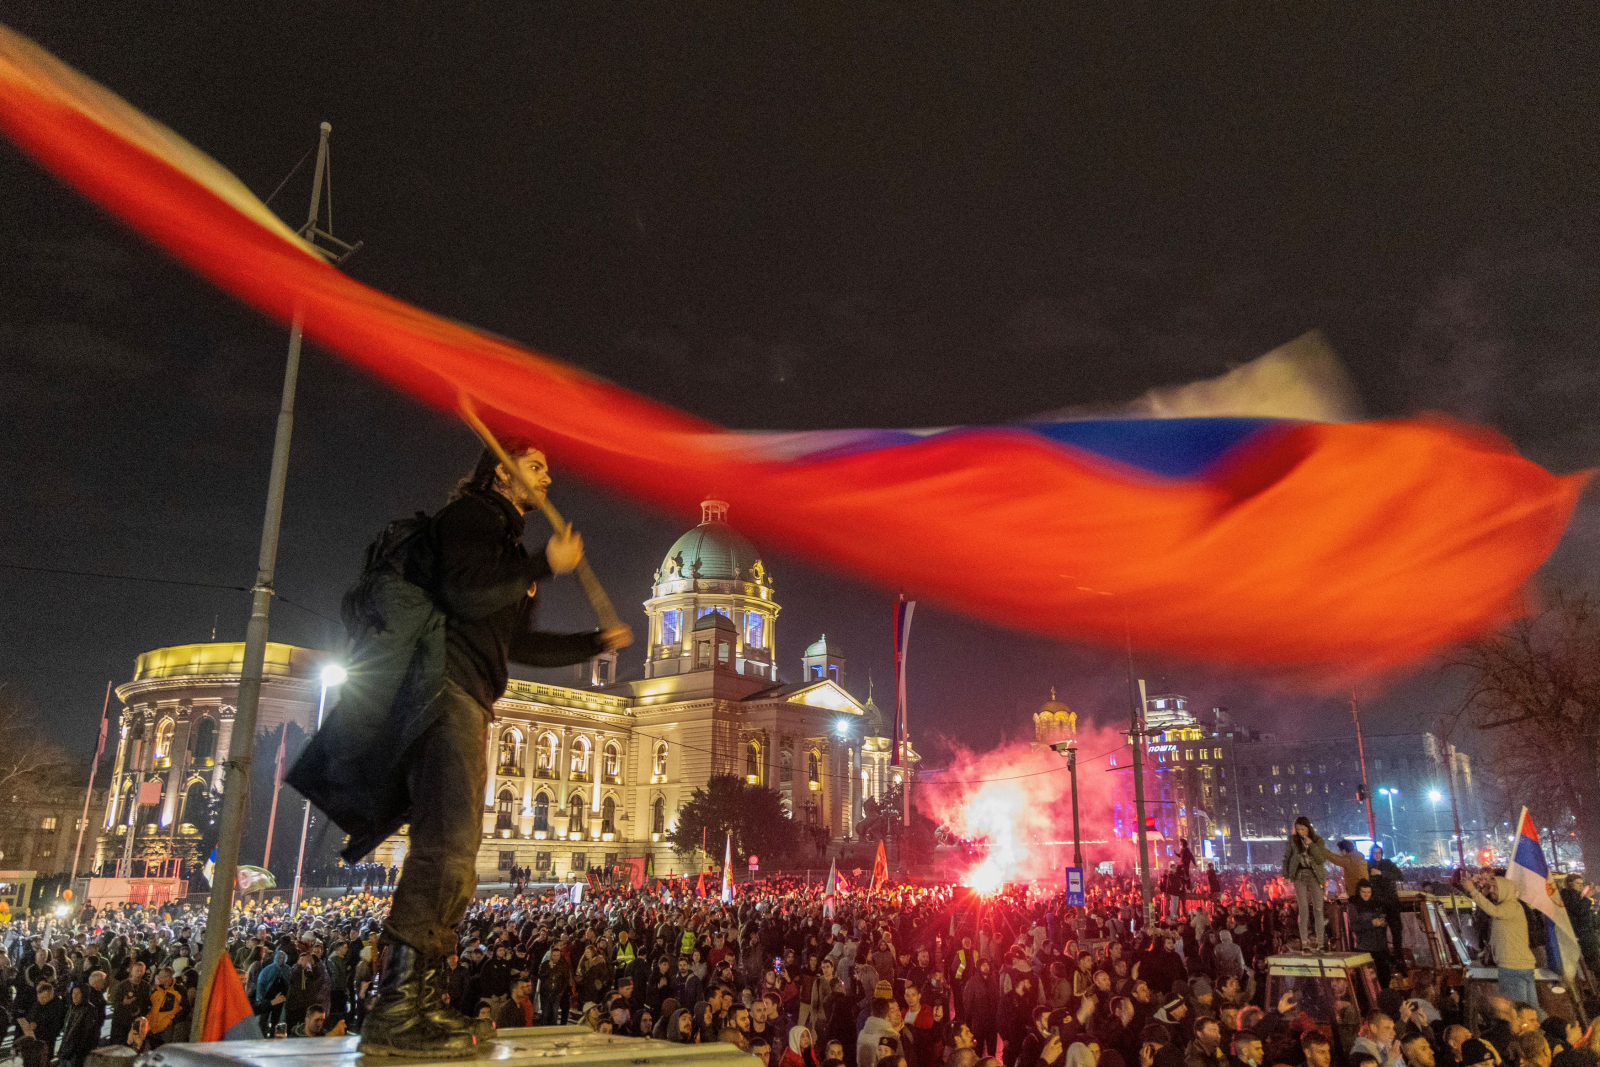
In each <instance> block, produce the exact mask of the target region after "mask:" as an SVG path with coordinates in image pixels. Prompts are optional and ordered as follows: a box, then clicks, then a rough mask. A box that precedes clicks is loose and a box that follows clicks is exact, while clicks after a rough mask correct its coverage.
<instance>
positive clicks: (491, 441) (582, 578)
mask: <svg viewBox="0 0 1600 1067" xmlns="http://www.w3.org/2000/svg"><path fill="white" fill-rule="evenodd" d="M461 417H462V418H463V419H464V420H466V423H467V425H468V426H471V427H472V430H473V432H474V433H476V434H477V435H478V437H479V438H480V439H482V441H483V443H484V445H485V446H487V447H488V449H489V451H491V452H493V453H494V454H495V457H496V458H498V459H499V460H500V465H501V466H502V467H504V468H505V469H506V471H507V473H509V474H510V475H511V477H513V478H515V479H516V480H517V481H518V482H520V483H521V484H522V488H523V489H525V490H527V491H528V493H529V494H530V495H531V496H532V497H533V498H534V500H535V501H537V502H538V505H539V510H540V511H542V512H544V517H545V518H546V519H548V520H549V522H550V528H551V529H553V530H555V531H556V532H557V533H566V532H567V531H568V530H570V529H572V525H571V524H570V523H569V522H567V520H566V519H564V518H562V517H561V513H560V512H559V511H557V510H556V509H555V505H554V504H552V503H550V498H549V497H547V496H546V495H545V494H544V493H542V492H540V491H539V490H538V489H537V488H536V487H535V486H533V485H531V484H530V483H529V482H528V480H527V479H526V478H525V477H523V474H522V471H521V470H519V469H518V468H517V465H516V464H515V463H514V462H512V460H511V456H510V454H509V453H507V452H506V450H505V448H504V447H503V446H502V445H501V444H500V442H499V440H498V439H497V438H496V437H495V435H494V433H493V432H492V431H490V429H489V427H487V426H485V425H484V424H483V420H482V419H480V418H478V410H477V407H476V405H474V404H473V402H472V398H471V397H470V396H468V395H467V394H466V393H462V394H461ZM574 573H575V574H576V575H577V576H578V584H579V585H581V586H582V587H583V593H584V595H585V596H586V597H588V598H589V606H590V607H591V608H593V609H594V614H595V618H596V619H598V620H600V628H601V629H602V630H611V629H616V628H617V627H621V628H622V629H625V630H627V631H628V640H626V641H624V642H623V643H622V646H620V647H627V646H628V645H631V644H632V643H633V628H632V627H630V626H628V625H626V624H625V623H624V622H623V621H622V620H621V619H620V618H618V617H617V609H616V608H614V607H612V606H611V598H610V597H609V596H607V595H606V591H605V588H604V587H603V586H602V585H601V584H600V579H598V578H596V577H595V576H594V570H593V568H591V567H590V566H589V557H588V556H584V557H583V558H582V559H580V560H579V561H578V567H577V570H576V571H574ZM595 795H596V796H598V795H599V794H598V793H596V794H595Z"/></svg>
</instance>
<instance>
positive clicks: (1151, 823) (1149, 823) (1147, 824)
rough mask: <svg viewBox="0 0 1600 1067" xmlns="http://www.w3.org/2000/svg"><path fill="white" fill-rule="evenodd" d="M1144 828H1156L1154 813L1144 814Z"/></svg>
mask: <svg viewBox="0 0 1600 1067" xmlns="http://www.w3.org/2000/svg"><path fill="white" fill-rule="evenodd" d="M1144 828H1145V829H1146V830H1154V829H1155V828H1156V817H1155V816H1154V815H1146V816H1145V817H1144Z"/></svg>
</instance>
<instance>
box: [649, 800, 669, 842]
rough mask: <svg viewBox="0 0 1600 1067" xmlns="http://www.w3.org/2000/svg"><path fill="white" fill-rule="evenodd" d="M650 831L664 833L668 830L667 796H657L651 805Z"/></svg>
mask: <svg viewBox="0 0 1600 1067" xmlns="http://www.w3.org/2000/svg"><path fill="white" fill-rule="evenodd" d="M650 832H651V833H653V834H664V833H666V832H667V798H666V797H656V802H655V803H654V804H652V805H650Z"/></svg>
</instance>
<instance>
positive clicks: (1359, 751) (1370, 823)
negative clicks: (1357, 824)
mask: <svg viewBox="0 0 1600 1067" xmlns="http://www.w3.org/2000/svg"><path fill="white" fill-rule="evenodd" d="M1350 721H1351V722H1354V723H1355V724H1356V757H1357V758H1358V759H1359V760H1360V761H1361V800H1362V802H1363V803H1365V804H1366V805H1367V840H1369V841H1373V842H1376V841H1377V840H1378V823H1377V820H1375V819H1374V818H1373V817H1372V784H1371V783H1370V782H1368V781H1367V749H1366V746H1365V745H1363V744H1362V743H1361V706H1360V705H1359V704H1357V703H1356V694H1355V691H1354V690H1351V692H1350Z"/></svg>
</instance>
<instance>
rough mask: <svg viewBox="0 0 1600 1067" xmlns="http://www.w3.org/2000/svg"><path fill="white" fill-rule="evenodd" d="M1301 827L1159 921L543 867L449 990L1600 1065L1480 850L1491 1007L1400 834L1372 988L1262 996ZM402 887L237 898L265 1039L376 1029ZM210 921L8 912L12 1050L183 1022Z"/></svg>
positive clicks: (1288, 1055)
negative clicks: (1538, 964) (1403, 944)
mask: <svg viewBox="0 0 1600 1067" xmlns="http://www.w3.org/2000/svg"><path fill="white" fill-rule="evenodd" d="M1296 836H1298V837H1300V839H1301V841H1302V842H1304V841H1306V838H1305V836H1304V835H1303V834H1297V835H1296ZM1319 847H1320V846H1319ZM1306 849H1307V846H1306V845H1305V844H1299V843H1296V841H1295V840H1294V839H1291V840H1290V841H1289V843H1288V845H1287V846H1286V851H1285V861H1284V869H1283V871H1282V876H1281V878H1278V877H1272V878H1268V877H1266V876H1263V875H1256V876H1241V875H1236V874H1233V873H1231V872H1223V875H1222V876H1220V877H1219V882H1218V885H1217V888H1216V889H1215V890H1214V891H1207V892H1204V893H1199V894H1184V893H1180V894H1176V895H1175V896H1176V899H1175V900H1166V901H1163V902H1162V904H1163V906H1164V908H1165V910H1164V912H1163V914H1162V915H1161V917H1160V918H1159V919H1158V920H1157V921H1156V922H1155V923H1154V924H1151V925H1148V926H1146V925H1144V924H1143V923H1141V921H1140V913H1141V908H1140V902H1139V891H1138V883H1137V881H1136V880H1135V879H1132V878H1127V877H1121V878H1117V877H1104V876H1093V877H1091V879H1090V884H1089V886H1088V895H1087V901H1086V904H1085V906H1082V907H1073V906H1069V905H1068V904H1067V903H1066V901H1065V897H1064V895H1063V894H1057V895H1055V896H1044V895H1041V894H1039V893H1038V892H1036V891H1032V892H1030V891H1022V892H1018V893H1002V894H998V895H988V896H985V895H979V894H975V893H973V892H972V891H970V890H966V889H963V888H961V887H959V886H955V885H940V886H931V887H930V886H896V887H891V888H889V889H887V890H880V891H879V892H877V893H868V892H865V891H861V890H856V891H852V892H850V893H847V894H843V895H841V896H840V897H839V899H837V900H834V901H829V900H826V899H824V896H823V889H822V887H821V885H819V884H818V883H816V882H811V883H809V884H807V883H804V882H800V881H795V880H788V879H781V878H778V879H769V880H767V881H763V882H755V883H751V884H749V885H746V886H741V887H739V892H738V894H737V897H736V899H735V900H734V902H732V903H730V904H724V903H722V902H720V901H718V900H715V899H704V898H699V897H697V896H696V895H695V893H694V891H693V890H692V889H687V888H686V887H685V886H684V884H683V883H668V886H670V887H672V888H668V887H663V886H654V887H650V888H647V889H625V888H618V887H602V888H601V889H600V890H599V891H598V892H596V893H593V894H591V895H590V896H589V897H587V898H586V899H584V900H583V902H582V903H580V904H572V903H570V902H567V901H562V902H560V903H557V902H555V901H553V900H551V899H549V898H548V897H544V896H540V895H539V894H538V891H537V887H533V888H530V890H529V891H528V892H527V893H525V894H524V893H515V894H513V895H509V896H500V897H491V898H489V899H486V900H480V901H477V902H475V903H474V904H473V905H472V906H471V908H470V909H469V912H468V916H467V919H466V921H465V922H464V923H463V924H462V925H461V927H460V929H459V930H458V938H457V941H456V945H455V951H453V952H452V953H450V954H449V955H448V956H447V958H446V959H445V961H444V967H445V973H444V976H443V983H442V988H443V989H444V991H445V993H444V999H445V1000H446V1002H447V1005H448V1009H449V1010H453V1011H457V1012H460V1013H462V1014H463V1015H465V1016H466V1017H468V1018H469V1019H472V1020H475V1025H476V1026H477V1027H478V1028H480V1030H486V1029H489V1028H493V1027H501V1028H505V1027H526V1026H539V1025H559V1024H565V1023H572V1022H579V1023H582V1024H584V1025H586V1026H588V1027H590V1028H591V1029H594V1030H596V1031H599V1032H609V1033H618V1034H627V1035H635V1036H651V1037H656V1038H659V1039H662V1040H666V1041H671V1042H691V1043H696V1042H699V1043H704V1042H717V1041H721V1042H728V1043H731V1044H734V1045H737V1046H739V1047H740V1048H741V1049H744V1050H746V1051H748V1052H750V1053H751V1054H753V1055H755V1056H756V1057H757V1058H758V1059H760V1060H762V1061H763V1064H764V1067H980V1065H985V1067H999V1065H1003V1067H1275V1065H1278V1064H1284V1065H1289V1067H1302V1065H1304V1067H1329V1065H1330V1064H1331V1063H1332V1062H1334V1061H1335V1060H1336V1061H1338V1062H1340V1063H1341V1064H1346V1065H1348V1067H1400V1065H1401V1064H1404V1065H1405V1067H1476V1065H1479V1064H1486V1065H1488V1067H1507V1065H1517V1067H1600V1055H1597V1053H1600V1036H1597V1035H1596V1033H1595V1032H1594V1031H1587V1030H1583V1029H1582V1028H1581V1027H1579V1026H1577V1025H1576V1024H1569V1023H1567V1022H1566V1021H1564V1020H1561V1019H1558V1018H1556V1017H1553V1016H1552V1017H1545V1016H1544V1013H1543V1011H1542V1010H1540V1008H1539V1002H1538V997H1537V992H1536V991H1535V990H1533V989H1532V988H1531V984H1526V985H1525V984H1523V980H1524V978H1527V979H1528V981H1529V983H1531V975H1532V968H1533V967H1534V965H1535V961H1534V957H1533V953H1532V950H1531V946H1530V944H1529V941H1528V936H1527V931H1528V929H1529V928H1530V926H1531V925H1532V924H1529V923H1528V922H1526V919H1525V916H1524V914H1523V909H1522V907H1521V905H1520V904H1519V903H1518V902H1517V900H1516V898H1515V889H1514V886H1510V883H1508V882H1507V881H1506V880H1505V879H1503V878H1496V877H1495V876H1494V875H1493V874H1492V873H1488V872H1478V873H1476V874H1475V875H1474V876H1473V877H1471V878H1466V879H1458V884H1459V885H1460V887H1461V889H1462V891H1463V892H1465V893H1468V894H1470V895H1471V896H1472V897H1473V899H1474V900H1475V901H1476V902H1477V908H1478V912H1479V921H1480V922H1481V923H1482V924H1483V925H1484V933H1485V937H1484V939H1483V944H1484V945H1485V946H1486V951H1487V952H1489V953H1492V957H1493V962H1495V963H1496V964H1498V966H1499V967H1500V968H1501V969H1502V979H1503V980H1502V983H1501V987H1500V988H1501V992H1503V993H1505V994H1507V995H1505V996H1500V997H1493V998H1491V999H1490V1000H1489V1002H1488V1005H1487V1010H1486V1011H1482V1012H1479V1013H1477V1018H1476V1019H1469V1017H1468V1015H1469V1013H1468V1011H1467V1006H1466V1005H1465V1004H1464V1003H1463V1001H1462V997H1461V991H1460V990H1459V989H1448V988H1442V987H1441V984H1440V983H1439V982H1438V980H1437V975H1436V974H1434V973H1432V972H1429V973H1427V974H1424V973H1423V972H1421V971H1415V972H1413V971H1411V970H1410V969H1409V968H1408V967H1407V965H1406V959H1405V957H1404V955H1403V954H1399V953H1396V952H1394V951H1393V947H1394V946H1395V944H1396V939H1395V938H1394V937H1393V933H1392V932H1393V931H1394V930H1395V929H1396V928H1397V927H1398V926H1399V925H1400V924H1399V923H1398V921H1397V920H1398V914H1397V908H1398V904H1397V902H1395V901H1394V899H1393V898H1391V896H1390V893H1391V891H1392V890H1393V889H1394V888H1395V886H1397V885H1398V877H1397V876H1398V875H1399V874H1400V872H1399V870H1398V868H1393V865H1392V864H1387V866H1385V864H1386V863H1387V861H1383V860H1382V859H1381V857H1377V858H1373V857H1363V861H1364V868H1365V869H1364V870H1362V871H1360V872H1353V871H1349V870H1347V871H1346V873H1347V874H1349V873H1359V874H1360V877H1357V878H1355V879H1354V881H1353V882H1351V883H1350V884H1349V886H1348V887H1347V888H1350V889H1353V890H1354V893H1353V894H1352V898H1351V899H1349V900H1348V901H1346V902H1344V903H1343V904H1342V905H1341V906H1343V907H1345V908H1347V909H1348V916H1347V920H1346V921H1347V923H1348V929H1349V930H1350V932H1351V936H1352V937H1353V939H1354V942H1355V945H1354V947H1356V948H1359V949H1362V950H1365V951H1368V952H1370V953H1371V954H1372V955H1373V956H1374V958H1375V960H1378V961H1380V962H1381V963H1382V968H1381V970H1382V992H1381V994H1380V995H1379V997H1378V1000H1377V1002H1376V1004H1374V1005H1370V1006H1369V1007H1368V1010H1366V1011H1365V1013H1364V1014H1361V1015H1357V1014H1356V1013H1355V1012H1356V1008H1355V1005H1354V1001H1353V1000H1349V1001H1346V1002H1344V1003H1335V1004H1333V1005H1332V1008H1331V1013H1330V1010H1329V1005H1327V1004H1321V1005H1318V1004H1312V1003H1307V1004H1301V1003H1300V1002H1299V1000H1298V999H1297V994H1296V993H1295V992H1294V991H1290V992H1288V993H1286V994H1285V995H1283V996H1280V997H1278V998H1277V999H1276V1001H1275V1002H1268V1001H1267V999H1266V998H1267V982H1266V980H1265V979H1266V973H1267V963H1266V961H1267V958H1268V957H1269V956H1270V955H1272V954H1274V953H1276V952H1281V951H1284V950H1286V949H1305V950H1308V951H1312V950H1316V949H1318V948H1319V947H1320V946H1321V945H1322V944H1323V930H1322V928H1321V927H1320V926H1317V925H1316V919H1317V918H1319V916H1317V915H1316V908H1315V905H1316V903H1317V899H1316V898H1317V896H1318V894H1314V893H1311V892H1309V891H1307V890H1306V888H1305V887H1303V886H1302V885H1301V884H1300V883H1302V882H1304V881H1305V880H1306V879H1305V878H1304V877H1303V876H1302V873H1301V872H1302V870H1303V869H1304V867H1303V864H1302V863H1301V862H1300V859H1299V856H1300V854H1301V853H1303V852H1305V851H1306ZM1312 851H1313V855H1314V856H1315V857H1319V858H1324V859H1325V858H1326V857H1324V856H1323V855H1322V852H1318V851H1316V850H1315V849H1313V850H1312ZM1323 851H1327V852H1331V851H1332V850H1326V849H1325V848H1324V849H1323ZM1391 868H1393V869H1392V870H1391ZM1312 873H1313V874H1314V873H1316V872H1315V871H1314V870H1313V872H1312ZM519 884H520V883H519ZM1581 889H1582V887H1580V890H1581ZM1582 899H1583V900H1585V901H1587V897H1586V896H1583V897H1582ZM390 901H391V898H390V897H388V896H384V895H374V894H372V893H368V892H363V891H359V890H358V891H355V892H351V893H348V894H346V895H343V896H339V897H333V898H317V897H313V898H310V899H309V900H308V901H306V902H305V903H304V905H303V906H302V908H301V910H300V912H299V913H298V914H296V915H294V916H291V915H289V914H288V913H287V911H286V909H285V907H284V906H283V905H282V904H281V903H276V904H271V905H268V906H266V907H257V906H253V905H252V906H242V907H240V908H239V909H238V910H237V911H236V914H235V921H234V924H233V929H232V931H231V939H230V946H229V950H228V952H229V956H230V959H231V962H232V964H233V965H234V966H235V967H236V968H237V970H238V973H239V975H240V977H241V979H242V981H243V984H244V987H245V990H246V993H247V995H248V996H249V998H250V1001H251V1004H252V1005H253V1006H254V1008H255V1012H256V1019H257V1021H258V1023H259V1026H260V1030H261V1032H262V1033H263V1034H266V1035H269V1036H271V1035H277V1036H284V1037H300V1036H308V1037H309V1036H318V1035H334V1034H342V1033H356V1032H359V1031H360V1028H361V1025H362V1021H363V1017H364V1015H365V1014H366V1012H367V1010H368V1009H369V1008H370V1006H371V1004H372V999H371V998H372V990H373V986H374V980H375V976H376V973H377V970H378V968H379V966H380V965H381V959H382V954H383V952H384V945H385V942H384V939H383V938H382V930H383V924H384V920H385V917H386V915H387V911H388V908H389V905H390ZM1302 902H1304V904H1305V905H1311V907H1303V906H1302ZM1324 903H1327V901H1324ZM1308 912H1309V913H1311V914H1309V915H1308V914H1307V913H1308ZM1585 915H1587V912H1586V911H1585ZM1321 918H1324V919H1325V918H1326V914H1324V915H1323V916H1321ZM202 923H203V917H202V915H201V914H200V913H199V912H197V911H193V910H191V909H190V908H189V907H188V906H186V905H178V906H176V907H172V906H169V907H166V908H163V909H160V910H159V911H152V910H147V909H137V908H135V909H126V908H124V909H116V908H113V909H109V910H107V911H104V912H100V913H94V912H92V911H85V912H84V914H82V915H80V916H78V921H77V922H76V923H71V922H68V923H67V924H65V925H61V924H60V922H59V921H52V922H51V923H50V924H49V925H48V926H39V925H37V924H29V923H27V922H22V921H19V922H14V923H11V924H10V925H9V927H8V928H6V929H5V931H4V953H3V956H0V960H3V962H0V992H3V993H4V1011H3V1014H0V1022H4V1024H5V1028H6V1033H7V1039H8V1041H9V1042H10V1052H11V1054H14V1055H17V1056H20V1057H21V1058H22V1059H23V1060H24V1061H25V1062H26V1061H30V1060H31V1061H32V1062H31V1063H30V1064H29V1067H35V1065H36V1067H45V1065H46V1064H47V1063H49V1062H52V1061H54V1062H59V1063H61V1064H63V1065H70V1067H78V1065H81V1064H82V1063H83V1060H84V1057H85V1056H86V1054H87V1053H88V1052H90V1051H91V1050H93V1049H94V1048H95V1047H97V1046H99V1045H102V1044H104V1043H107V1042H108V1041H109V1042H115V1043H126V1044H128V1045H131V1046H133V1047H135V1048H151V1047H156V1046H159V1045H160V1044H162V1043H164V1042H167V1041H175V1040H186V1039H187V1035H188V1033H189V1029H190V1023H191V1019H192V1015H191V1013H192V1012H193V1010H194V1003H195V991H196V987H197V985H198V978H199V973H198V968H197V966H196V957H197V955H198V953H199V947H200V940H201V925H202ZM1524 972H1526V973H1524ZM1313 999H1314V998H1313ZM1474 1024H1475V1025H1474Z"/></svg>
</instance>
